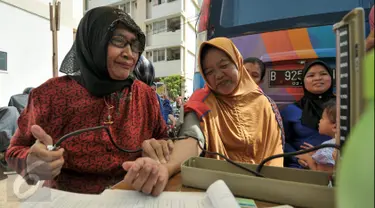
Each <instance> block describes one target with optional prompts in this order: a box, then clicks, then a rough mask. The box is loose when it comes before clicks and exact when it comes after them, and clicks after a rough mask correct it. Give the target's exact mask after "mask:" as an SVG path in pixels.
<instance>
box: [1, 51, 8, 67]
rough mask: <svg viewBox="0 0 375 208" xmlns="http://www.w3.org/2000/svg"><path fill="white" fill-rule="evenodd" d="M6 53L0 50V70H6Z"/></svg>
mask: <svg viewBox="0 0 375 208" xmlns="http://www.w3.org/2000/svg"><path fill="white" fill-rule="evenodd" d="M7 62H8V53H7V52H5V51H0V71H5V72H6V71H7V70H8V63H7Z"/></svg>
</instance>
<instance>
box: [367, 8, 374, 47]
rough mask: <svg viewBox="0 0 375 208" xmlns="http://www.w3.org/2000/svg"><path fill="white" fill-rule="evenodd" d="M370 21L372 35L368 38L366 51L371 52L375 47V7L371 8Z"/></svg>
mask: <svg viewBox="0 0 375 208" xmlns="http://www.w3.org/2000/svg"><path fill="white" fill-rule="evenodd" d="M368 19H369V24H370V34H369V35H368V36H367V39H366V51H370V50H371V49H372V48H374V45H375V32H374V29H375V23H374V5H373V6H372V8H371V11H370V14H369V17H368Z"/></svg>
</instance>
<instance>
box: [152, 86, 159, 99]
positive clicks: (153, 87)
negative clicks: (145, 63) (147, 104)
mask: <svg viewBox="0 0 375 208" xmlns="http://www.w3.org/2000/svg"><path fill="white" fill-rule="evenodd" d="M151 89H152V90H154V91H155V92H156V84H155V82H152V84H151ZM158 96H159V95H158ZM159 98H160V96H159Z"/></svg>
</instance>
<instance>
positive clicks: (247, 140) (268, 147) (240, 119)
mask: <svg viewBox="0 0 375 208" xmlns="http://www.w3.org/2000/svg"><path fill="white" fill-rule="evenodd" d="M199 57H200V59H199V60H198V61H199V68H200V72H201V74H202V75H203V78H204V79H205V81H206V86H205V87H204V88H203V89H200V90H197V91H195V92H194V94H193V95H192V97H191V98H190V100H189V101H188V102H187V104H186V105H185V114H186V118H185V122H186V124H187V125H188V124H189V121H188V119H191V117H194V116H195V117H196V119H198V120H199V122H200V125H199V126H200V130H201V131H202V133H203V136H204V138H205V142H204V143H205V148H206V149H207V150H208V151H212V152H218V153H221V154H224V155H226V156H228V157H229V158H230V159H232V160H235V161H240V162H246V163H251V164H259V163H260V162H261V161H262V160H263V159H265V158H266V157H269V156H271V155H275V154H279V153H282V151H283V150H282V143H283V142H282V134H283V131H282V125H281V124H280V125H279V123H278V121H277V119H276V114H278V111H276V114H275V112H274V111H273V108H272V106H271V103H270V101H269V100H268V99H267V97H266V96H265V95H264V94H263V93H262V91H261V90H260V89H259V87H258V86H257V84H256V83H255V82H254V81H253V80H252V78H251V77H250V75H249V74H248V73H247V71H246V69H245V67H244V66H243V59H242V56H241V54H240V53H239V51H238V50H237V48H236V46H235V45H234V44H233V43H232V41H231V40H229V39H227V38H215V39H212V40H210V41H207V42H205V43H203V44H202V45H201V47H200V52H199ZM193 119H194V118H193ZM280 123H281V122H280ZM185 129H187V128H186V125H185V126H184V127H183V128H182V132H181V134H182V135H184V136H193V137H194V135H189V133H187V132H184V131H186V130H185ZM201 141H203V140H201ZM206 156H210V155H206ZM215 157H216V158H217V159H221V158H219V157H218V156H215ZM268 165H273V166H283V160H282V159H281V158H280V159H276V160H273V161H270V163H269V164H268Z"/></svg>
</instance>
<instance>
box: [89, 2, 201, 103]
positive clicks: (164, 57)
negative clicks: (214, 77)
mask: <svg viewBox="0 0 375 208" xmlns="http://www.w3.org/2000/svg"><path fill="white" fill-rule="evenodd" d="M104 5H110V6H116V7H118V8H120V9H122V10H124V11H125V12H127V13H128V14H130V15H131V16H132V18H133V19H134V20H135V21H136V23H137V24H138V25H139V26H140V27H141V28H142V30H143V31H144V32H145V34H146V49H145V53H144V55H145V56H146V57H147V58H148V59H149V60H150V61H152V62H153V64H154V67H155V72H156V77H166V76H171V75H181V76H182V77H184V78H185V83H184V84H185V96H190V95H191V94H192V93H193V77H194V67H195V47H196V42H195V37H196V36H195V28H196V21H197V19H198V15H199V8H200V7H199V1H197V0H86V10H89V9H92V8H94V7H97V6H104Z"/></svg>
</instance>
